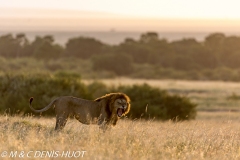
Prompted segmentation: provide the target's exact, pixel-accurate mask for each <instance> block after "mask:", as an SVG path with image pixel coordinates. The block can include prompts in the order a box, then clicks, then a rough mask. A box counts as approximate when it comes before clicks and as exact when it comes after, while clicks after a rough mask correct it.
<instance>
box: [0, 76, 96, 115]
mask: <svg viewBox="0 0 240 160" xmlns="http://www.w3.org/2000/svg"><path fill="white" fill-rule="evenodd" d="M60 75H61V76H60ZM63 75H65V76H63ZM75 76H76V75H69V76H67V74H64V73H58V74H57V75H56V76H51V75H48V74H39V75H34V76H27V75H15V76H13V75H3V76H0V82H2V83H1V84H0V94H1V96H2V98H1V99H0V104H1V110H0V111H1V112H5V111H6V110H7V111H8V112H9V113H16V112H18V111H20V112H22V113H27V112H30V111H31V110H30V108H29V106H28V100H29V98H30V97H34V98H35V99H34V102H33V106H34V108H43V107H45V106H46V105H47V104H49V103H50V102H51V101H52V100H53V99H54V98H56V97H59V96H66V95H72V96H76V97H82V98H92V97H91V95H90V94H89V93H88V92H87V87H86V86H85V85H84V84H83V83H81V82H79V81H78V80H79V79H78V78H74V77H75ZM49 113H50V112H49Z"/></svg>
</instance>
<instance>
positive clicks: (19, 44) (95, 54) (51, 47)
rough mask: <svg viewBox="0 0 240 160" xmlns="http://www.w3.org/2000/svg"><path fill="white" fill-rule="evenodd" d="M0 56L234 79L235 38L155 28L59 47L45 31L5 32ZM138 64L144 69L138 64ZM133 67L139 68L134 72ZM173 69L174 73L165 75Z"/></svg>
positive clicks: (238, 51)
mask: <svg viewBox="0 0 240 160" xmlns="http://www.w3.org/2000/svg"><path fill="white" fill-rule="evenodd" d="M0 56H2V57H6V58H20V57H33V58H37V59H43V60H51V59H57V58H66V57H73V58H79V59H90V60H91V62H92V69H93V70H94V71H102V70H104V71H111V72H113V73H115V74H117V75H124V76H129V75H130V76H131V75H132V76H133V77H134V76H135V77H137V76H143V75H144V74H145V72H144V71H142V70H144V69H145V70H147V71H146V73H147V74H150V73H151V75H149V76H146V78H151V77H153V78H158V77H161V75H162V76H163V77H164V76H165V78H174V77H177V78H178V76H179V74H181V76H185V77H188V78H189V79H223V80H235V81H239V80H240V76H239V74H238V70H239V68H240V37H239V36H226V35H224V34H223V33H212V34H210V35H208V36H207V37H206V38H205V40H204V41H203V42H198V41H197V40H195V39H193V38H188V39H182V40H178V41H173V42H168V41H167V40H166V39H162V38H159V35H158V34H157V33H155V32H148V33H144V34H142V35H141V36H140V38H139V39H138V40H134V39H131V38H126V39H125V41H124V42H122V43H121V44H119V45H108V44H104V43H102V42H101V41H99V40H96V39H94V38H86V37H76V38H71V39H69V40H68V42H67V43H66V45H65V46H61V45H59V44H57V43H55V42H54V37H52V36H50V35H46V36H43V37H39V36H37V37H36V38H35V40H33V41H32V42H30V41H29V40H28V39H27V37H26V36H25V35H24V34H17V35H16V36H13V35H11V34H8V35H3V36H1V37H0ZM144 65H145V66H146V67H145V68H143V67H142V66H144ZM137 70H141V72H139V74H136V72H138V71H137ZM173 70H174V71H178V73H174V74H173V73H172V74H171V73H170V74H169V72H173ZM165 72H166V74H164V73H165ZM167 72H168V73H167ZM156 74H159V75H160V76H155V75H156ZM168 74H169V76H168ZM181 76H180V77H181ZM227 77H228V78H227Z"/></svg>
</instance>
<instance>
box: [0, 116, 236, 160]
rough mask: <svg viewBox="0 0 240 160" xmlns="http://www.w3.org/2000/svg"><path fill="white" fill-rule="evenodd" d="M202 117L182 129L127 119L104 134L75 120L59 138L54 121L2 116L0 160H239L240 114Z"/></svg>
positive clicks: (149, 121) (42, 118) (164, 123)
mask: <svg viewBox="0 0 240 160" xmlns="http://www.w3.org/2000/svg"><path fill="white" fill-rule="evenodd" d="M199 116H200V117H202V118H203V119H201V120H194V121H184V122H179V123H173V122H171V121H167V122H159V121H154V120H148V121H141V120H127V119H122V120H120V121H119V123H118V124H117V125H116V126H115V127H114V128H112V129H111V130H110V131H107V132H105V133H102V132H101V131H100V130H99V129H98V127H97V126H95V125H92V126H87V125H83V124H80V123H79V122H77V121H76V120H73V119H72V120H70V121H68V123H67V125H66V128H65V129H64V131H62V132H55V131H54V130H53V129H54V124H55V119H54V118H44V117H41V118H34V117H32V116H30V117H18V116H17V117H8V116H1V117H0V129H1V134H0V141H1V145H0V151H1V153H3V152H4V151H5V152H4V154H5V155H7V156H6V157H4V158H3V157H1V159H3V160H8V159H19V155H20V153H21V152H23V153H24V154H22V156H23V157H24V159H76V158H74V157H72V158H69V157H71V156H72V153H73V152H75V153H77V154H75V156H76V157H78V158H77V159H91V160H92V159H97V160H98V159H103V160H108V159H109V160H112V159H119V160H121V159H124V160H125V159H127V160H128V159H129V160H132V159H134V160H135V159H136V160H139V159H141V160H147V159H149V160H158V159H166V160H169V159H211V160H214V159H216V160H219V159H220V160H221V159H224V160H225V159H231V160H233V159H240V134H239V130H240V125H239V122H240V114H239V113H229V115H222V114H219V115H218V116H216V117H215V118H214V119H208V118H206V117H208V116H209V115H206V114H204V113H201V114H200V115H199ZM16 151H17V154H16V156H14V157H15V158H9V156H10V154H11V152H16ZM85 151H86V152H85ZM47 152H52V153H53V152H54V153H56V154H51V153H49V154H47ZM67 152H69V153H71V154H66V153H67ZM83 152H84V155H83ZM2 155H3V154H1V156H2ZM12 156H13V155H11V157H12ZM27 156H29V157H30V158H29V157H27ZM49 156H50V157H49ZM54 156H56V157H57V158H56V157H55V158H54ZM68 156H69V157H68ZM82 156H83V157H82ZM23 157H22V158H23Z"/></svg>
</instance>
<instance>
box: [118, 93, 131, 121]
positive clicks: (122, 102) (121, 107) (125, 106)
mask: <svg viewBox="0 0 240 160" xmlns="http://www.w3.org/2000/svg"><path fill="white" fill-rule="evenodd" d="M129 107H130V104H129V102H128V101H127V100H126V99H124V98H119V99H116V100H115V102H114V108H115V112H116V114H117V116H118V117H122V116H123V115H125V114H126V113H127V112H128V111H129Z"/></svg>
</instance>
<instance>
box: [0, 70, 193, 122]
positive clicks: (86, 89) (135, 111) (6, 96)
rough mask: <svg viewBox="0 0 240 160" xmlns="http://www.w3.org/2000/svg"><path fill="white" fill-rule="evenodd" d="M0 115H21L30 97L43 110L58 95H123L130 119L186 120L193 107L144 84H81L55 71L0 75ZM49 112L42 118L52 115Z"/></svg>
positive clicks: (76, 77)
mask: <svg viewBox="0 0 240 160" xmlns="http://www.w3.org/2000/svg"><path fill="white" fill-rule="evenodd" d="M0 82H1V83H0V94H1V99H0V112H2V113H3V112H6V111H7V113H9V114H12V113H13V114H15V113H18V112H21V113H22V114H25V113H29V112H31V110H30V108H29V105H28V103H29V102H28V100H29V98H30V97H34V98H35V99H34V102H33V106H34V108H36V109H37V108H43V107H45V106H46V105H48V104H49V103H50V102H51V101H52V100H53V99H55V98H57V97H60V96H68V95H71V96H75V97H81V98H85V99H92V100H93V99H95V98H97V97H99V96H102V95H104V94H106V93H109V92H123V93H126V94H127V95H128V96H129V97H130V98H131V106H132V107H131V110H130V114H129V116H130V117H131V118H156V119H161V120H168V119H172V120H174V121H177V120H190V119H194V118H195V116H196V104H193V103H191V102H190V100H189V99H188V98H186V97H181V96H178V95H169V94H168V93H167V92H166V91H164V90H160V89H158V88H154V87H150V86H149V85H147V84H144V85H133V86H119V87H117V88H116V87H107V86H105V85H104V84H102V83H100V82H93V83H91V84H89V85H85V84H83V83H82V82H81V81H80V75H78V74H75V73H66V72H58V73H56V74H55V75H49V74H36V75H33V76H29V75H9V74H6V75H0ZM53 113H54V111H53V110H49V111H48V112H46V113H44V115H52V114H53Z"/></svg>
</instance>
